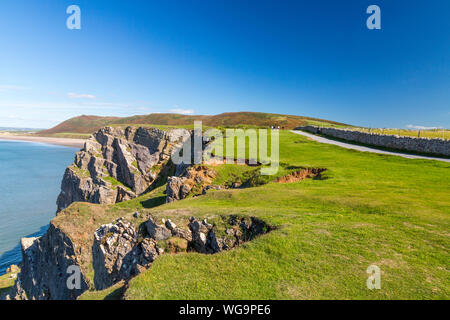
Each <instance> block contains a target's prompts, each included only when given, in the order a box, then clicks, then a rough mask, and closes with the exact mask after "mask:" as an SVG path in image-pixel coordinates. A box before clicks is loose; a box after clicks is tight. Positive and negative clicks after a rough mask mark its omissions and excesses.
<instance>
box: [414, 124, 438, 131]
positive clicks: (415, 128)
mask: <svg viewBox="0 0 450 320" xmlns="http://www.w3.org/2000/svg"><path fill="white" fill-rule="evenodd" d="M406 127H407V128H408V129H414V130H433V129H442V127H425V126H415V125H412V124H408V125H407V126H406Z"/></svg>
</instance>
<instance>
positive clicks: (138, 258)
mask: <svg viewBox="0 0 450 320" xmlns="http://www.w3.org/2000/svg"><path fill="white" fill-rule="evenodd" d="M146 226H147V231H148V236H145V237H144V236H139V232H138V229H137V228H136V227H135V226H134V225H133V224H132V223H130V222H127V221H124V220H123V219H119V220H117V221H116V222H115V223H111V224H107V225H103V226H101V227H100V228H99V229H98V230H97V231H96V232H95V234H94V245H93V247H92V254H93V266H94V272H95V273H94V285H95V288H96V289H97V290H102V289H106V288H108V287H110V286H112V285H113V284H115V283H117V282H119V281H121V280H127V279H130V278H131V277H133V276H136V275H137V274H139V273H140V272H142V271H143V270H146V269H148V268H149V267H150V265H151V264H152V262H153V261H154V260H155V259H156V258H157V257H158V256H160V255H161V254H163V253H164V249H163V248H162V247H161V246H158V241H161V240H167V239H169V238H171V237H179V238H181V239H184V240H185V241H190V240H192V236H191V234H190V232H189V231H188V230H183V229H181V228H178V227H177V226H176V225H175V224H173V223H172V222H171V221H170V220H168V221H167V222H165V224H162V225H158V224H157V223H156V222H155V220H154V219H153V218H150V219H149V220H148V221H147V223H146Z"/></svg>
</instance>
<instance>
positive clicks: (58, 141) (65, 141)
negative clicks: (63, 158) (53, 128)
mask: <svg viewBox="0 0 450 320" xmlns="http://www.w3.org/2000/svg"><path fill="white" fill-rule="evenodd" d="M0 140H9V141H23V142H37V143H46V144H52V145H57V146H64V147H71V148H79V149H81V148H83V146H84V143H85V141H86V140H83V139H70V138H53V137H38V136H25V135H23V136H21V135H13V134H5V133H0Z"/></svg>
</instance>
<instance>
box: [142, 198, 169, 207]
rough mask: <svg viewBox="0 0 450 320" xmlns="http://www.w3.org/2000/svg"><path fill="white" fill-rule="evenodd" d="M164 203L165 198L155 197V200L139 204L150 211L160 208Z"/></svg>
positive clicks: (151, 199)
mask: <svg viewBox="0 0 450 320" xmlns="http://www.w3.org/2000/svg"><path fill="white" fill-rule="evenodd" d="M165 202H166V197H164V196H160V197H156V198H150V199H147V200H145V201H141V204H142V206H143V207H144V208H146V209H150V208H154V207H157V206H160V205H162V204H164V203H165Z"/></svg>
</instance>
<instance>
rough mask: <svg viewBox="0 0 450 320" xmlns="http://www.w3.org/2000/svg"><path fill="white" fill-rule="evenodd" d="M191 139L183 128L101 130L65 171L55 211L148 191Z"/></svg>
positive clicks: (106, 201) (135, 195)
mask: <svg viewBox="0 0 450 320" xmlns="http://www.w3.org/2000/svg"><path fill="white" fill-rule="evenodd" d="M190 136H191V134H190V132H189V131H187V130H185V129H173V130H168V131H163V130H160V129H157V128H142V127H141V128H134V127H128V128H126V129H122V128H111V127H105V128H103V129H101V130H99V131H98V132H97V133H95V134H94V135H93V136H92V137H91V138H90V139H89V140H87V141H86V143H85V146H84V148H83V149H82V150H81V151H80V152H78V153H77V154H76V157H75V162H74V164H73V165H72V166H70V167H68V168H67V169H66V172H65V174H64V177H63V180H62V183H61V193H60V195H59V196H58V200H57V205H58V212H59V211H61V210H63V209H65V208H66V207H68V206H69V205H70V204H71V203H72V202H76V201H82V202H91V203H101V204H113V203H116V202H121V201H125V200H129V199H132V198H135V197H137V196H139V195H142V194H143V193H145V192H147V191H149V190H150V189H151V187H152V185H153V184H154V183H155V181H157V179H158V177H159V175H160V173H161V172H162V171H163V170H164V168H165V167H166V166H167V165H169V160H170V157H171V154H172V152H173V151H174V150H176V149H178V148H181V146H182V145H183V142H184V141H186V140H187V139H188V138H189V137H190Z"/></svg>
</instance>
